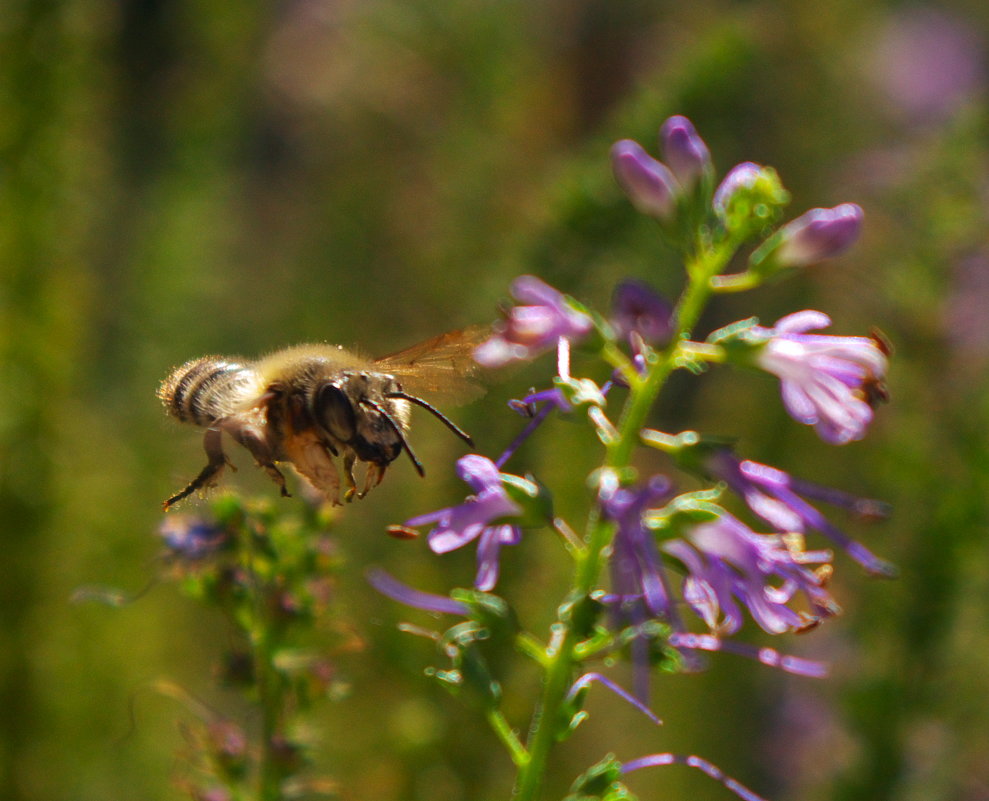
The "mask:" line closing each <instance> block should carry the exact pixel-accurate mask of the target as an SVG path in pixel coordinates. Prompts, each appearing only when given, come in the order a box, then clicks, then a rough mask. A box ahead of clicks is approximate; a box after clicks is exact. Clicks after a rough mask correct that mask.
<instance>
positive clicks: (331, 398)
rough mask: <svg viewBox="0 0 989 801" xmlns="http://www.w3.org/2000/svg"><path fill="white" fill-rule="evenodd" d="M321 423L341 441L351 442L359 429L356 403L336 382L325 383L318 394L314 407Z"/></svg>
mask: <svg viewBox="0 0 989 801" xmlns="http://www.w3.org/2000/svg"><path fill="white" fill-rule="evenodd" d="M313 412H314V413H315V416H316V419H317V420H318V421H319V424H320V425H321V426H322V427H323V428H325V429H326V430H327V431H328V432H329V433H330V434H331V435H332V436H333V437H335V438H336V439H338V440H340V441H341V442H350V441H351V440H353V438H354V434H355V433H356V430H357V416H356V413H355V411H354V404H352V403H351V402H350V398H348V397H347V394H346V393H345V392H344V391H343V389H341V388H340V387H339V386H337V385H336V384H324V385H323V386H322V387H320V389H319V392H318V393H317V394H316V402H315V408H314V409H313Z"/></svg>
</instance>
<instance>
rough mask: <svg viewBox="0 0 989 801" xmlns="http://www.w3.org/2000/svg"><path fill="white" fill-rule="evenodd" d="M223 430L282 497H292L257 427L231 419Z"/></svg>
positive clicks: (243, 421) (225, 423)
mask: <svg viewBox="0 0 989 801" xmlns="http://www.w3.org/2000/svg"><path fill="white" fill-rule="evenodd" d="M223 428H224V430H226V431H227V432H229V433H230V436H232V437H233V438H234V439H235V440H237V442H239V443H240V444H241V445H243V446H244V447H245V448H247V450H249V451H250V452H251V456H253V457H254V461H256V462H257V463H258V467H260V468H262V469H263V470H264V472H266V473H267V474H268V477H269V478H270V479H271V480H272V481H274V482H275V484H277V485H278V488H279V489H280V490H281V492H282V497H283V498H291V497H292V495H291V493H290V492H289V491H288V489H287V488H286V486H285V476H283V475H282V472H281V470H279V469H278V468H277V467H275V463H274V460H273V459H272V458H271V448H270V447H269V446H268V443H267V441H266V440H265V438H264V436H263V435H262V434H261V431H260V430H259V429H258V427H257V425H255V424H254V423H251V422H247V421H245V420H238V419H237V418H236V417H233V418H230V419H228V420H226V421H224V423H223Z"/></svg>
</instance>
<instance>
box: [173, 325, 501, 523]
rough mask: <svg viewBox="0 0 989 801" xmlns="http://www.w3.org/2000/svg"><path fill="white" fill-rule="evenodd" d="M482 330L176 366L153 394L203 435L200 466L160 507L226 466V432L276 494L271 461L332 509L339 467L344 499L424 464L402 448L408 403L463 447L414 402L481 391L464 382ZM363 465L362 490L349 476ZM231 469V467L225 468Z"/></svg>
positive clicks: (207, 482) (208, 482) (278, 476)
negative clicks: (364, 349) (394, 467)
mask: <svg viewBox="0 0 989 801" xmlns="http://www.w3.org/2000/svg"><path fill="white" fill-rule="evenodd" d="M486 335H487V330H486V329H485V328H483V327H475V328H469V329H464V330H462V331H451V332H449V333H446V334H440V335H439V336H437V337H433V338H432V339H428V340H426V341H425V342H421V343H419V344H418V345H413V346H412V347H411V348H407V349H405V350H402V351H399V352H398V353H393V354H391V355H389V356H383V357H381V358H379V359H373V360H367V359H364V358H362V357H360V356H358V355H357V354H355V353H352V352H351V351H348V350H345V349H344V348H343V347H340V346H335V345H298V346H295V347H290V348H285V349H283V350H279V351H277V352H275V353H272V354H270V355H268V356H264V357H262V358H260V359H258V360H256V361H247V360H241V359H238V358H227V357H222V356H204V357H202V358H199V359H193V360H192V361H188V362H186V363H185V364H183V365H182V366H181V367H178V368H176V369H174V370H173V371H172V372H171V374H170V375H169V376H168V377H167V378H166V379H165V380H164V381H163V382H162V384H161V387H160V388H159V390H158V397H159V398H160V399H161V401H162V403H164V405H165V409H166V410H167V412H168V413H169V414H170V415H171V416H173V417H175V418H177V419H178V420H179V421H181V422H183V423H190V424H192V425H195V426H199V427H200V428H204V429H206V433H205V435H204V437H203V447H204V449H205V451H206V457H207V463H206V466H205V467H204V468H203V469H202V470H201V471H200V473H199V475H197V476H196V477H195V478H194V479H193V480H192V481H190V482H189V484H188V485H187V486H186V487H185V488H184V489H182V490H180V491H179V492H176V493H175V494H174V495H172V496H171V497H170V498H168V499H167V500H166V501H165V502H164V503H163V507H164V508H165V510H166V511H167V510H168V509H169V508H170V507H171V506H172V505H174V504H175V503H177V502H178V501H181V500H182V499H183V498H186V497H188V496H189V495H191V494H192V493H194V492H196V491H197V490H201V489H206V488H208V487H211V486H214V485H215V484H216V483H217V481H218V479H219V477H220V474H221V473H222V472H223V469H224V467H226V466H227V465H229V464H230V461H229V460H228V458H227V456H226V453H225V452H224V450H223V443H222V441H221V440H222V437H223V434H227V435H229V436H230V437H232V438H233V439H234V440H235V441H236V442H238V443H240V444H241V445H242V446H243V447H244V448H246V449H247V450H248V451H249V452H250V454H251V455H252V456H253V457H254V460H255V461H256V462H257V464H258V466H259V467H260V468H261V469H263V470H264V471H265V472H266V473H267V474H268V476H269V477H270V478H271V480H272V481H274V482H275V484H276V485H278V487H279V488H280V490H281V494H282V495H283V496H286V497H287V496H288V495H289V492H288V489H287V488H286V485H285V476H284V475H283V474H282V472H281V470H279V468H278V466H277V464H276V463H278V462H288V463H290V464H292V465H293V466H294V467H295V469H296V470H297V471H298V472H299V473H301V474H302V476H304V477H305V478H306V479H307V480H308V481H309V482H310V483H311V484H312V485H313V486H314V487H315V488H316V489H317V490H319V491H320V492H321V493H322V494H323V495H324V496H325V497H326V498H327V500H329V501H330V503H332V504H333V505H335V506H336V505H339V503H340V500H339V492H340V474H339V472H338V471H337V467H336V464H335V463H334V461H333V459H334V457H339V458H340V459H341V462H342V468H343V476H344V479H345V481H346V482H347V490H346V493H345V498H346V499H347V500H348V501H350V500H351V499H352V498H353V497H354V496H356V497H358V498H363V497H364V496H366V495H367V493H368V492H369V491H370V490H371V489H373V488H374V487H376V486H377V485H378V484H380V483H381V480H382V479H383V478H384V475H385V470H386V469H387V467H388V465H390V464H391V463H392V462H393V461H395V459H397V458H398V457H399V455H400V454H401V453H402V451H404V452H405V453H406V454H407V455H408V457H409V459H410V460H411V461H412V464H413V466H414V467H415V469H416V472H418V473H419V475H420V476H422V475H425V470H424V469H423V466H422V463H421V462H420V461H419V458H418V457H417V456H416V454H415V452H414V451H413V450H412V446H411V445H410V444H409V439H408V432H409V418H410V416H411V409H412V406H420V407H422V408H423V409H425V410H426V411H428V412H429V413H430V414H432V415H433V416H434V417H436V418H437V419H438V420H439V421H440V422H442V423H443V424H444V425H446V427H447V428H449V429H450V430H451V431H452V432H453V433H454V434H456V435H457V436H458V437H460V438H461V439H462V440H464V442H466V443H468V444H469V445H473V442H472V440H471V438H470V436H468V435H467V434H466V433H465V432H464V431H463V430H461V429H460V428H459V427H458V426H457V425H456V424H455V423H454V422H453V421H452V420H450V419H449V418H448V417H446V416H445V415H444V414H443V413H442V412H440V411H439V410H438V409H436V408H435V407H434V406H432V405H431V404H430V403H429V402H427V401H426V400H424V399H423V398H422V397H420V394H424V395H429V396H430V397H431V398H434V399H437V401H438V402H450V403H453V402H462V401H465V400H468V399H471V398H472V397H476V396H478V395H480V394H481V392H482V390H481V387H480V385H478V384H477V383H475V382H474V381H473V380H472V379H471V376H472V375H473V373H474V371H475V368H476V365H475V363H474V361H473V359H472V358H471V355H472V352H473V350H474V348H475V347H476V345H477V344H478V343H479V342H480V341H481V340H482V339H483V338H484V337H485V336H486ZM357 462H365V463H366V464H367V467H366V472H365V476H364V483H363V487H362V488H361V489H360V490H358V488H357V481H356V478H355V476H354V467H355V465H356V464H357ZM231 467H232V465H231Z"/></svg>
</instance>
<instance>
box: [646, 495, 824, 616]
mask: <svg viewBox="0 0 989 801" xmlns="http://www.w3.org/2000/svg"><path fill="white" fill-rule="evenodd" d="M663 550H664V551H666V553H668V554H670V555H671V556H673V557H675V558H676V559H677V560H679V561H680V562H681V563H682V564H683V566H684V567H685V568H686V570H687V577H686V578H685V579H684V586H683V594H684V599H685V600H686V601H687V603H688V604H690V606H691V608H692V609H693V610H694V612H696V613H697V615H698V616H700V617H701V619H702V620H704V622H705V623H706V624H707V626H708V628H710V629H711V631H712V632H714V633H719V634H721V633H724V634H734V633H735V632H736V631H738V629H739V628H741V625H742V622H743V619H742V614H741V607H740V606H739V603H741V605H742V606H744V607H745V608H747V609H748V610H749V613H750V614H751V615H752V618H753V619H754V620H755V622H756V623H758V624H759V626H760V627H761V628H762V629H763V630H765V631H767V632H769V633H770V634H782V633H783V632H785V631H795V630H801V629H805V628H807V626H808V625H809V624H810V623H812V622H814V620H815V619H817V620H819V619H821V618H825V617H831V616H833V615H835V614H837V612H838V606H837V604H835V602H834V600H833V599H832V598H831V595H830V594H829V593H828V591H827V590H826V589H825V588H824V582H825V580H826V577H827V576H828V575H829V571H828V570H824V571H821V572H820V573H818V572H815V571H812V570H810V569H809V568H808V567H806V565H808V564H811V563H826V562H827V561H828V560H829V559H830V554H828V553H823V552H806V551H803V550H800V549H799V548H798V547H797V546H796V545H795V544H794V541H793V538H786V537H783V536H781V535H778V534H756V533H755V532H754V531H752V530H751V529H750V528H749V527H748V526H746V525H745V524H744V523H742V522H741V521H740V520H738V519H737V518H735V517H733V516H732V515H730V514H728V513H727V512H725V511H723V510H722V511H721V513H720V516H719V517H718V518H716V519H715V520H712V521H710V522H706V523H700V524H698V525H696V526H694V527H693V528H692V529H691V530H690V531H689V533H688V534H687V536H686V539H678V540H670V541H667V542H665V543H663ZM798 594H803V595H804V596H805V598H806V599H807V601H808V603H809V604H810V606H811V608H812V609H813V611H814V614H815V616H816V618H812V619H811V620H808V618H807V616H806V615H804V614H801V613H798V612H796V611H794V610H793V609H790V608H789V607H788V606H787V604H788V603H790V601H792V600H793V599H794V598H795V597H796V596H797V595H798Z"/></svg>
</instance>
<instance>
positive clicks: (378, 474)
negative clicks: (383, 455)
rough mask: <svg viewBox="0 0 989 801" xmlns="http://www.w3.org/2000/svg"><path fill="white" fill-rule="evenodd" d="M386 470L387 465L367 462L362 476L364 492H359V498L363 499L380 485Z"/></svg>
mask: <svg viewBox="0 0 989 801" xmlns="http://www.w3.org/2000/svg"><path fill="white" fill-rule="evenodd" d="M387 469H388V467H387V465H383V464H378V463H377V462H368V465H367V472H366V473H365V474H364V490H363V491H362V492H361V495H360V497H362V498H363V497H364V496H365V495H367V494H368V493H369V492H370V491H371V490H372V489H374V488H375V487H376V486H378V484H380V483H381V480H382V479H383V478H384V477H385V470H387Z"/></svg>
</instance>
